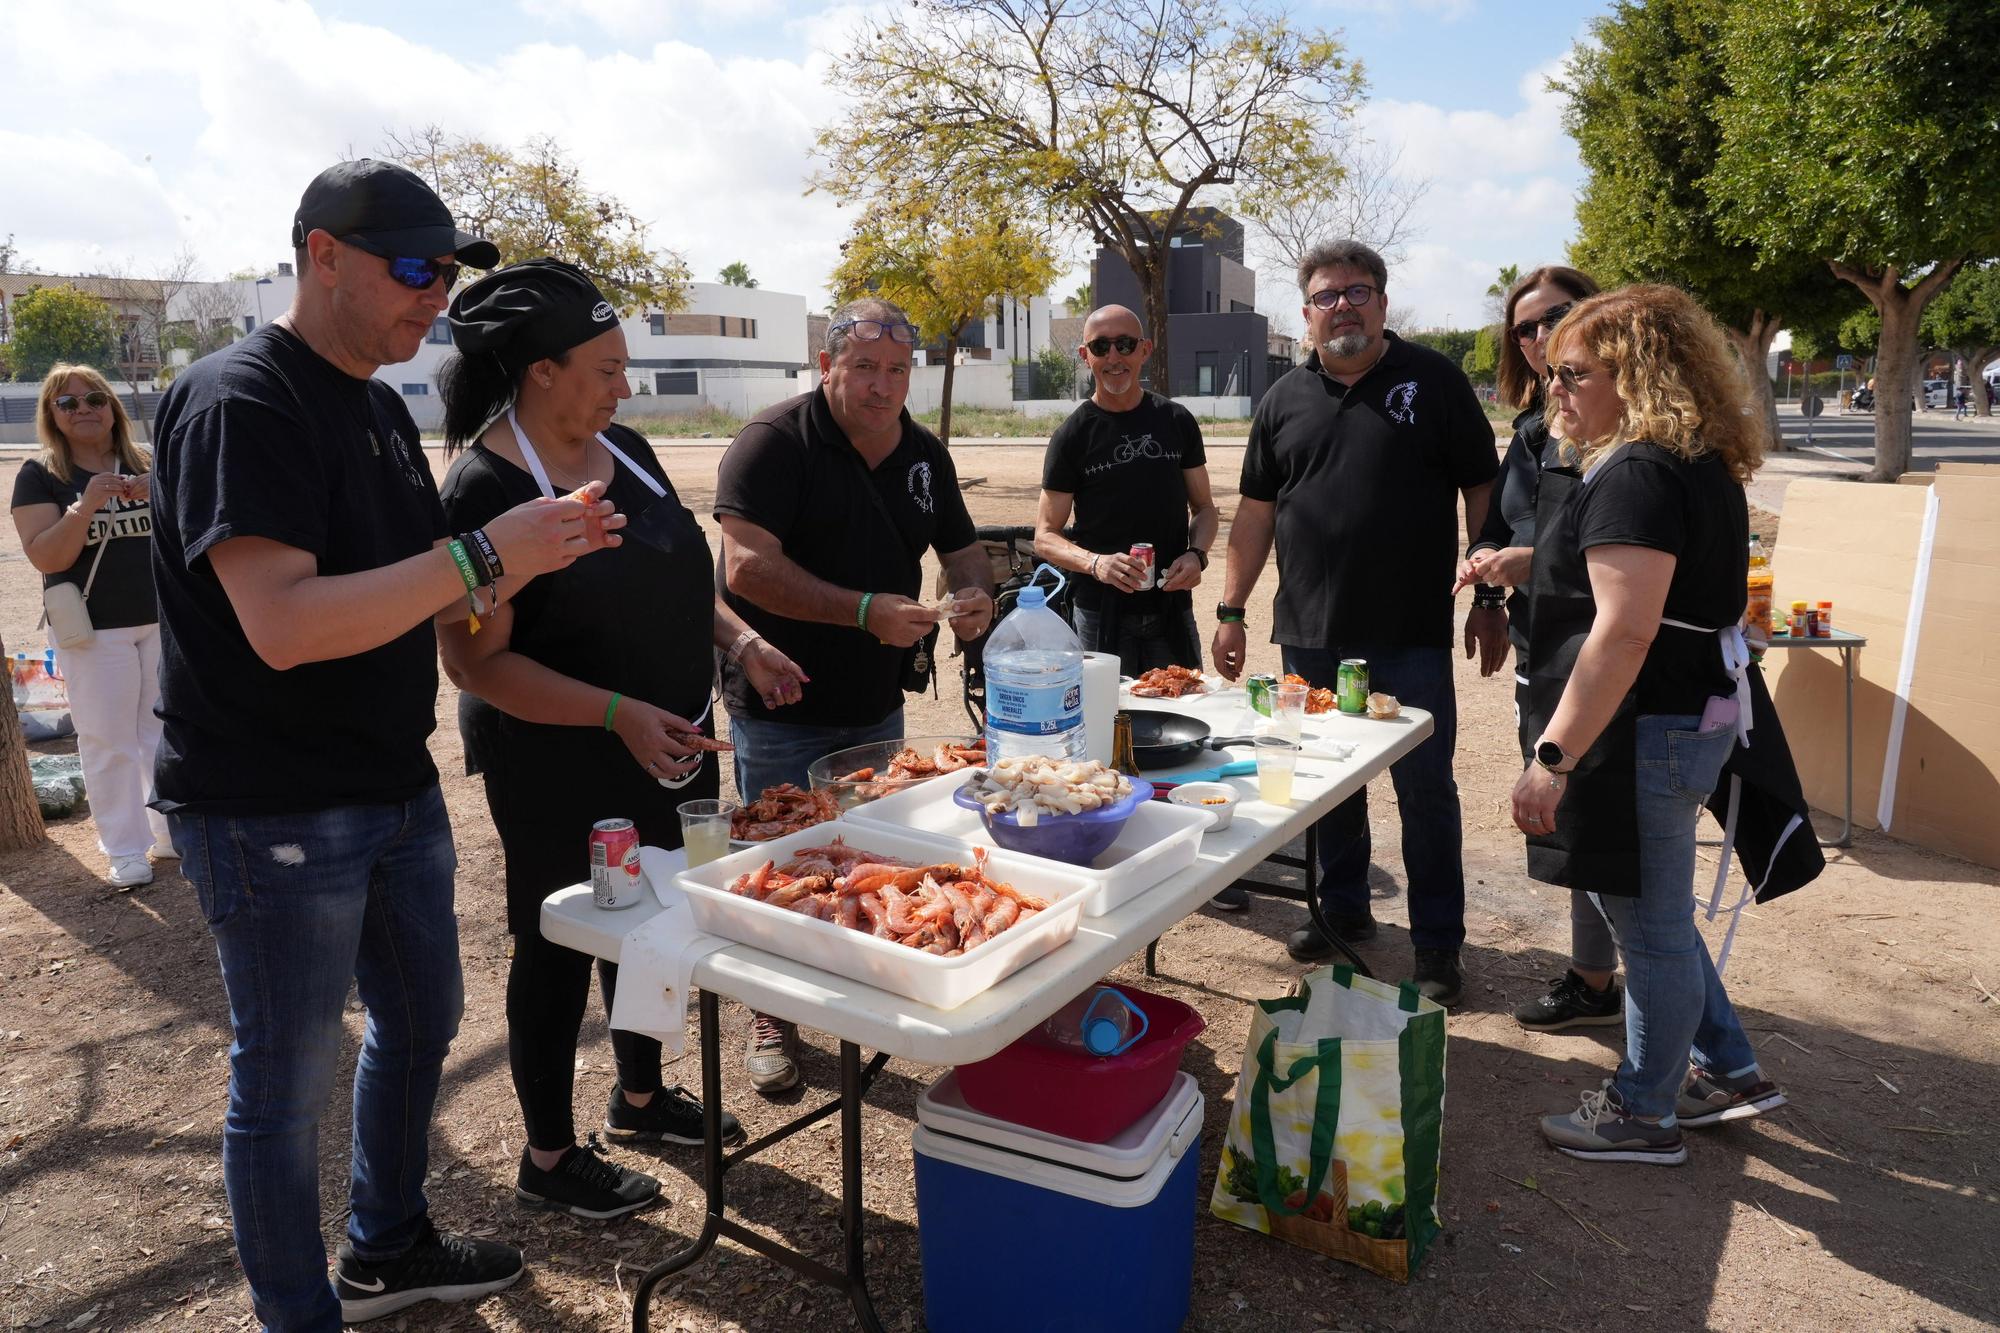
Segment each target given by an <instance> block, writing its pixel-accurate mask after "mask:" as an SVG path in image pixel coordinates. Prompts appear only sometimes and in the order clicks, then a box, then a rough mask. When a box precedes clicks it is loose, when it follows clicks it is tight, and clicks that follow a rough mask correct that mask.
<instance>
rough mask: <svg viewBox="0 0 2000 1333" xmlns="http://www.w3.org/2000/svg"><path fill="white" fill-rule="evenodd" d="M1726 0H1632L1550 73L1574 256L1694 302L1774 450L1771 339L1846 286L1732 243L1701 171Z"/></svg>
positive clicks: (1797, 259)
mask: <svg viewBox="0 0 2000 1333" xmlns="http://www.w3.org/2000/svg"><path fill="white" fill-rule="evenodd" d="M1734 3H1736V0H1648V3H1644V4H1639V3H1632V2H1631V0H1627V2H1626V3H1621V4H1619V5H1618V6H1617V7H1616V8H1615V9H1614V10H1613V11H1612V12H1611V13H1610V14H1609V15H1607V16H1605V17H1603V18H1599V19H1597V20H1595V21H1594V22H1593V23H1592V24H1591V40H1590V41H1589V42H1587V43H1579V44H1578V45H1577V46H1576V48H1575V49H1574V50H1573V51H1572V52H1571V54H1570V57H1569V60H1568V62H1567V64H1566V65H1565V68H1564V72H1563V76H1562V78H1561V79H1560V80H1559V81H1558V87H1559V88H1560V89H1561V91H1562V92H1563V93H1564V94H1565V95H1566V98H1567V105H1566V106H1565V108H1564V113H1563V123H1564V127H1565V128H1566V129H1568V131H1569V132H1570V135H1571V136H1572V137H1573V138H1575V140H1576V144H1577V152H1578V156H1579V157H1581V158H1582V160H1583V164H1584V166H1585V167H1586V168H1587V169H1588V171H1589V173H1590V175H1589V177H1588V178H1587V179H1586V181H1585V183H1584V187H1583V191H1582V193H1581V194H1580V195H1579V197H1578V200H1577V209H1576V216H1577V224H1578V236H1577V240H1576V242H1575V243H1574V244H1573V245H1572V246H1571V249H1570V259H1571V262H1572V263H1574V264H1575V265H1576V266H1577V267H1578V268H1581V269H1583V270H1584V271H1585V272H1587V273H1589V274H1590V275H1591V276H1592V277H1594V278H1596V279H1597V280H1598V282H1600V283H1601V284H1603V285H1604V286H1606V287H1615V286H1621V285H1623V284H1625V283H1631V282H1664V283H1670V284H1672V285H1673V286H1676V287H1680V288H1682V289H1683V290H1685V291H1687V292H1688V293H1689V294H1691V295H1692V296H1693V297H1694V298H1695V299H1696V300H1698V301H1700V302H1701V303H1702V305H1703V307H1704V308H1706V309H1707V310H1708V311H1709V313H1710V314H1712V315H1714V316H1715V317H1716V319H1717V321H1718V322H1719V323H1721V324H1722V326H1723V327H1724V328H1725V329H1726V330H1727V331H1728V333H1729V335H1730V338H1731V340H1732V341H1733V342H1734V343H1735V345H1736V350H1737V354H1738V355H1739V356H1740V357H1741V358H1742V361H1743V365H1744V368H1745V370H1746V371H1747V372H1748V375H1747V379H1748V381H1749V384H1750V390H1751V393H1752V395H1753V397H1754V398H1755V399H1756V405H1757V408H1758V411H1759V413H1760V414H1761V415H1762V416H1763V418H1764V420H1765V423H1766V428H1767V429H1768V430H1769V432H1770V436H1771V442H1772V443H1773V444H1774V445H1777V444H1780V443H1781V442H1782V436H1781V435H1780V434H1779V432H1778V409H1777V402H1776V399H1775V398H1774V396H1773V394H1772V392H1771V384H1770V379H1769V377H1768V376H1767V375H1766V373H1765V369H1764V368H1765V366H1766V365H1767V364H1768V357H1769V354H1770V350H1771V341H1772V339H1773V338H1775V337H1776V336H1777V333H1778V330H1779V329H1780V328H1781V327H1784V326H1785V325H1786V324H1787V323H1788V322H1792V323H1797V322H1800V321H1806V320H1810V319H1812V318H1814V317H1815V316H1816V315H1818V314H1819V313H1821V312H1823V311H1830V310H1834V309H1839V308H1844V307H1845V306H1846V305H1848V304H1851V294H1849V293H1848V289H1847V288H1846V287H1845V285H1844V284H1843V283H1841V282H1840V280H1839V279H1837V278H1835V277H1834V276H1833V274H1832V273H1830V272H1829V271H1828V270H1827V268H1826V265H1825V264H1824V263H1822V262H1820V257H1819V256H1818V255H1815V254H1812V253H1810V252H1790V253H1787V252H1781V251H1779V250H1777V249H1774V248H1771V247H1768V246H1759V245H1756V244H1752V243H1750V242H1748V241H1745V240H1742V239H1736V238H1732V237H1730V236H1727V235H1725V234H1724V232H1723V230H1722V228H1721V225H1720V223H1719V222H1718V219H1717V217H1716V212H1715V206H1714V204H1713V202H1712V201H1711V199H1710V198H1709V193H1708V189H1707V185H1706V177H1707V175H1708V173H1709V171H1710V170H1711V169H1712V168H1713V166H1714V163H1715V158H1716V154H1717V152H1718V151H1719V148H1720V145H1721V140H1722V127H1721V125H1720V124H1719V123H1718V121H1717V119H1716V107H1717V106H1718V104H1719V103H1720V102H1721V101H1722V99H1723V98H1724V97H1726V96H1727V95H1728V92H1729V84H1728V79H1727V71H1726V70H1725V68H1724V65H1723V55H1724V50H1723V41H1722V39H1723V33H1724V27H1725V23H1726V21H1727V18H1728V15H1729V12H1730V9H1731V7H1732V4H1734ZM1782 123H1783V122H1782V120H1779V121H1774V122H1773V125H1774V126H1781V125H1782ZM1778 132H1780V133H1782V132H1783V131H1782V129H1780V130H1779V131H1778Z"/></svg>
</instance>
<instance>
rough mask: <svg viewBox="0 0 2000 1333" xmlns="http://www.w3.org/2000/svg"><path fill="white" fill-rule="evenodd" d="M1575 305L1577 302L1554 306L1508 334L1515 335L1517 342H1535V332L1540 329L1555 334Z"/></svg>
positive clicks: (1566, 302) (1526, 320)
mask: <svg viewBox="0 0 2000 1333" xmlns="http://www.w3.org/2000/svg"><path fill="white" fill-rule="evenodd" d="M1575 304H1576V302H1574V301H1564V302H1563V303H1562V304H1561V305H1552V306H1550V307H1549V308H1548V309H1547V310H1544V311H1543V312H1542V313H1541V315H1540V316H1539V317H1537V318H1535V319H1524V320H1522V321H1521V322H1520V323H1519V324H1516V325H1515V326H1514V327H1513V328H1511V329H1509V330H1507V332H1509V333H1511V334H1513V335H1514V341H1515V342H1523V343H1526V342H1533V341H1534V340H1535V332H1536V330H1538V329H1539V330H1542V331H1545V332H1548V333H1554V332H1555V331H1556V325H1558V324H1560V323H1562V320H1563V316H1564V315H1567V314H1568V313H1569V308H1570V307H1571V306H1573V305H1575Z"/></svg>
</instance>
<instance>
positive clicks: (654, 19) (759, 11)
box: [520, 0, 784, 42]
mask: <svg viewBox="0 0 2000 1333" xmlns="http://www.w3.org/2000/svg"><path fill="white" fill-rule="evenodd" d="M520 9H521V12H522V13H523V14H526V15H527V16H528V17H529V18H534V19H540V20H542V21H543V22H545V23H548V24H550V25H551V26H553V27H557V28H561V27H564V26H566V25H569V24H573V23H576V22H578V21H581V22H585V23H589V24H592V25H594V26H595V27H598V28H602V29H603V30H604V31H605V32H606V33H608V34H610V35H611V36H613V37H615V38H617V39H618V40H620V41H626V42H639V41H644V42H653V41H666V40H667V39H669V38H672V37H678V36H681V35H683V34H685V33H686V31H687V29H688V25H689V24H690V23H694V24H696V25H698V26H709V25H718V26H719V25H724V24H743V23H750V22H755V21H761V20H764V19H768V18H770V17H772V16H774V15H776V14H778V13H781V12H782V11H783V9H784V6H783V5H782V4H781V3H779V0H520Z"/></svg>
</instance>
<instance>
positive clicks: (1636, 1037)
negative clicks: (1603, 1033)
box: [1591, 715, 1757, 1124]
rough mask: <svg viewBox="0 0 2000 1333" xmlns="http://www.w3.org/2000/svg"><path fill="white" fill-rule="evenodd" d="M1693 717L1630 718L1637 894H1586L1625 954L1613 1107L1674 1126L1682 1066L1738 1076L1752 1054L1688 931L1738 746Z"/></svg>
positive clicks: (1702, 949) (1701, 946) (1697, 938)
mask: <svg viewBox="0 0 2000 1333" xmlns="http://www.w3.org/2000/svg"><path fill="white" fill-rule="evenodd" d="M1700 725H1701V719H1700V718H1698V717H1677V716H1668V715H1651V716H1642V717H1640V718H1638V719H1637V721H1636V723H1635V726H1636V728H1637V736H1636V754H1637V759H1638V772H1637V774H1636V781H1635V784H1634V785H1635V787H1636V797H1637V800H1638V819H1639V896H1638V897H1636V898H1621V897H1617V896H1615V895H1612V894H1593V895H1591V896H1592V897H1594V898H1596V899H1597V900H1598V902H1599V904H1600V905H1601V906H1602V907H1603V908H1604V914H1605V915H1606V916H1607V917H1609V918H1610V920H1611V929H1612V931H1613V932H1614V933H1616V935H1617V936H1618V943H1619V945H1620V947H1621V948H1622V949H1623V950H1624V953H1625V1059H1624V1062H1623V1063H1621V1064H1620V1065H1619V1066H1618V1074H1617V1078H1616V1086H1617V1089H1618V1099H1619V1100H1620V1101H1622V1102H1623V1103H1624V1104H1625V1108H1626V1110H1628V1111H1630V1112H1632V1113H1633V1114H1635V1115H1643V1116H1659V1117H1662V1118H1664V1119H1665V1121H1666V1122H1667V1123H1668V1124H1672V1123H1673V1116H1674V1100H1675V1098H1676V1097H1677V1096H1678V1095H1679V1093H1680V1089H1681V1082H1682V1080H1683V1079H1684V1078H1685V1077H1686V1075H1687V1067H1688V1059H1689V1057H1690V1055H1692V1057H1693V1059H1694V1062H1695V1063H1696V1064H1698V1065H1700V1066H1702V1068H1704V1069H1708V1070H1711V1071H1713V1072H1715V1073H1717V1074H1723V1075H1727V1076H1730V1077H1736V1076H1740V1075H1743V1074H1746V1073H1748V1072H1750V1071H1751V1070H1753V1069H1755V1068H1756V1067H1757V1056H1756V1053H1755V1052H1753V1051H1752V1050H1751V1048H1750V1039H1749V1038H1748V1037H1746V1036H1744V1035H1743V1025H1742V1024H1741V1023H1739V1022H1737V1020H1736V1010H1735V1009H1734V1008H1732V1007H1731V1006H1730V1003H1729V994H1728V992H1726V991H1724V990H1723V989H1722V978H1721V977H1719V976H1717V975H1716V974H1715V964H1714V963H1712V962H1711V961H1709V957H1708V945H1707V944H1706V943H1705V942H1704V941H1703V940H1702V938H1701V933H1700V932H1699V931H1697V930H1696V929H1695V925H1694V873H1695V856H1694V834H1695V822H1696V820H1697V819H1698V818H1699V817H1700V815H1701V809H1702V803H1703V802H1704V801H1705V800H1707V798H1708V794H1709V793H1710V792H1711V791H1713V790H1714V789H1715V784H1716V781H1717V779H1718V777H1719V776H1720V775H1721V773H1722V765H1723V762H1724V761H1725V760H1726V759H1728V757H1729V751H1730V748H1731V747H1732V746H1734V745H1735V744H1736V732H1735V731H1734V730H1733V729H1729V730H1723V731H1715V732H1708V733H1699V732H1697V731H1696V730H1695V728H1697V727H1699V726H1700Z"/></svg>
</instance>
